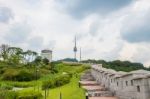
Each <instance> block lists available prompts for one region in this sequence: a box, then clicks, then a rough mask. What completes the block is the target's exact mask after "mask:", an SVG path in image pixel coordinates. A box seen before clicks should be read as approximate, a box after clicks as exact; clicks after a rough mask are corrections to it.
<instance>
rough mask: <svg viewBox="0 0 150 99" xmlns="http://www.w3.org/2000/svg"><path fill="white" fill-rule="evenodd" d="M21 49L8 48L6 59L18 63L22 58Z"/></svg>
mask: <svg viewBox="0 0 150 99" xmlns="http://www.w3.org/2000/svg"><path fill="white" fill-rule="evenodd" d="M22 52H23V50H22V49H21V48H19V47H9V48H8V60H9V62H10V63H13V64H19V63H20V62H21V60H22Z"/></svg>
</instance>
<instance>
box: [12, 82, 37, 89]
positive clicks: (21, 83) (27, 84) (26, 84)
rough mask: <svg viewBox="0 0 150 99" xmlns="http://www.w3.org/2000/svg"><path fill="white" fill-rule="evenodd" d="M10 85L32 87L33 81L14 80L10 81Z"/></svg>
mask: <svg viewBox="0 0 150 99" xmlns="http://www.w3.org/2000/svg"><path fill="white" fill-rule="evenodd" d="M11 85H12V86H14V87H19V88H26V87H33V86H34V83H33V82H15V83H11Z"/></svg>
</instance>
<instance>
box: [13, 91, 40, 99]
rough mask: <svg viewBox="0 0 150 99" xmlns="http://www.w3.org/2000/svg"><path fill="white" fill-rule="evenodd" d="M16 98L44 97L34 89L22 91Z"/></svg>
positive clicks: (33, 98)
mask: <svg viewBox="0 0 150 99" xmlns="http://www.w3.org/2000/svg"><path fill="white" fill-rule="evenodd" d="M16 99H42V94H41V93H40V92H35V91H32V90H28V91H22V92H20V93H19V94H18V96H17V98H16Z"/></svg>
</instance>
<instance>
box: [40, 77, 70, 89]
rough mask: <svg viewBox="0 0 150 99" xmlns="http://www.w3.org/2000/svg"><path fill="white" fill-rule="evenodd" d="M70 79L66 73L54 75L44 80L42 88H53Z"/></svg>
mask: <svg viewBox="0 0 150 99" xmlns="http://www.w3.org/2000/svg"><path fill="white" fill-rule="evenodd" d="M70 79H71V76H70V75H68V74H65V75H59V76H56V77H54V79H51V80H48V81H44V82H43V83H42V89H43V90H45V89H48V88H55V87H59V86H62V85H65V84H67V83H69V82H70Z"/></svg>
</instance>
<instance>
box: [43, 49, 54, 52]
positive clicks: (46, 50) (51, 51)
mask: <svg viewBox="0 0 150 99" xmlns="http://www.w3.org/2000/svg"><path fill="white" fill-rule="evenodd" d="M41 52H42V53H51V52H52V50H47V49H45V50H42V51H41Z"/></svg>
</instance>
